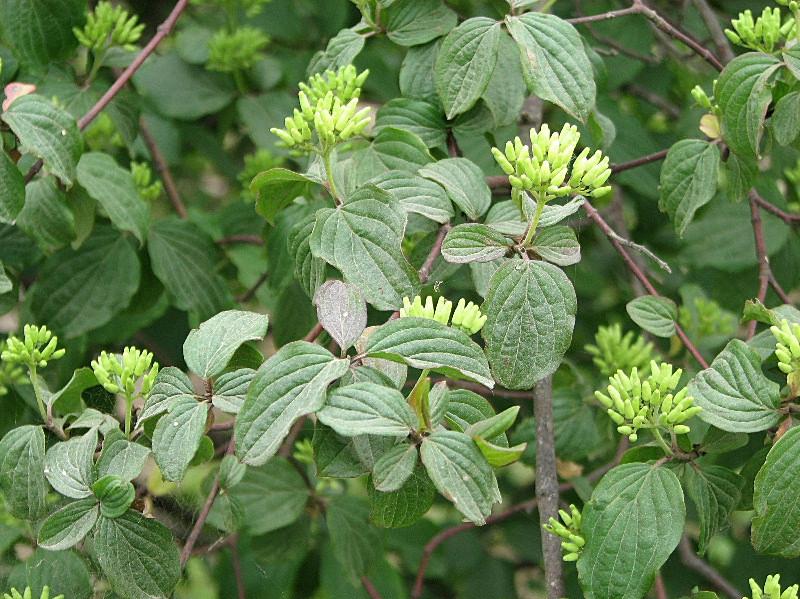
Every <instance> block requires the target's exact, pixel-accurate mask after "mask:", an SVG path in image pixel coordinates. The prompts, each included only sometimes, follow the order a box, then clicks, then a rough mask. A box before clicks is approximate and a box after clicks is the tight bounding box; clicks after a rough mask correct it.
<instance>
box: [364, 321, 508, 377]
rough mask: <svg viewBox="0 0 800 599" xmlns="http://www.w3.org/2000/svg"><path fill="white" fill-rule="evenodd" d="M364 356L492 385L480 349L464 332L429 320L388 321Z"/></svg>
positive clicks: (375, 334) (377, 332)
mask: <svg viewBox="0 0 800 599" xmlns="http://www.w3.org/2000/svg"><path fill="white" fill-rule="evenodd" d="M365 353H366V354H367V355H368V356H370V357H373V358H385V359H387V360H392V361H393V362H400V363H403V364H406V365H408V366H411V367H412V368H419V369H423V368H427V369H429V370H434V371H436V372H440V373H442V374H444V375H446V376H449V377H452V378H466V379H469V380H473V381H476V382H478V383H480V384H482V385H484V386H486V387H489V388H490V389H491V388H492V387H493V386H494V381H493V380H492V377H491V373H490V372H489V365H488V364H487V363H486V357H485V356H484V355H483V351H482V350H481V348H480V346H478V344H476V343H475V342H474V341H473V340H472V339H470V338H469V337H468V336H467V335H466V333H464V332H462V331H460V330H458V329H454V328H451V327H448V326H446V325H443V324H441V323H439V322H436V321H435V320H431V319H429V318H397V319H395V320H390V321H389V322H387V323H386V324H384V325H383V326H381V327H380V328H379V329H378V330H376V331H375V332H373V333H372V335H370V337H369V339H368V340H367V346H366V349H365Z"/></svg>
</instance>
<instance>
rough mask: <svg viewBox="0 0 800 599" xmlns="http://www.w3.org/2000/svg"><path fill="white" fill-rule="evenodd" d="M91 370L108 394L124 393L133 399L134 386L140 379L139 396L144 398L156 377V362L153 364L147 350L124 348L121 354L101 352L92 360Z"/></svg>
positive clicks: (150, 354) (151, 356)
mask: <svg viewBox="0 0 800 599" xmlns="http://www.w3.org/2000/svg"><path fill="white" fill-rule="evenodd" d="M92 370H93V371H94V375H95V376H96V377H97V380H98V382H99V383H100V384H101V385H103V388H105V390H106V391H108V392H109V393H124V394H125V395H126V396H128V397H133V395H134V394H135V393H136V384H137V382H138V381H139V379H141V388H140V394H141V395H142V396H146V395H147V394H148V393H150V390H151V389H152V388H153V383H154V381H155V380H156V376H157V375H158V362H153V354H152V353H151V352H149V351H147V350H140V349H136V348H135V347H126V348H125V349H124V350H123V352H122V354H109V353H107V352H105V351H104V352H102V353H101V354H100V355H99V356H98V358H97V359H96V360H92Z"/></svg>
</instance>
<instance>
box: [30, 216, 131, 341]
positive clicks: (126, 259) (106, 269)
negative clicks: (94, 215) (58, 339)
mask: <svg viewBox="0 0 800 599" xmlns="http://www.w3.org/2000/svg"><path fill="white" fill-rule="evenodd" d="M139 271H140V266H139V258H138V256H137V255H136V251H135V250H134V249H133V246H132V243H131V241H130V240H128V239H126V238H125V237H121V236H120V235H119V233H118V232H116V231H114V230H113V229H110V228H107V227H103V228H97V229H96V230H95V232H94V233H93V234H92V236H91V237H89V239H87V240H86V241H85V242H84V244H83V245H82V246H81V247H80V249H77V250H71V249H70V250H65V251H63V252H60V253H58V254H55V255H53V256H51V257H50V258H48V259H47V261H46V262H45V263H44V266H42V268H41V269H40V270H39V273H38V277H37V282H36V284H35V285H34V286H33V288H32V289H31V298H30V307H31V311H32V312H33V313H34V314H35V315H36V318H37V319H38V321H39V322H46V323H47V324H48V326H49V327H51V328H53V329H54V330H56V331H57V332H58V333H59V334H61V335H64V336H65V337H68V338H70V337H77V336H79V335H82V334H83V333H86V332H88V331H91V330H93V329H96V328H98V327H100V326H102V325H104V324H106V323H107V322H108V321H110V320H111V318H112V317H113V316H114V315H115V314H117V313H118V312H120V311H121V310H124V309H125V308H126V307H127V306H128V304H129V303H130V301H131V299H132V298H133V296H134V294H135V293H136V290H137V289H138V287H139ZM101 288H102V292H100V291H99V289H101Z"/></svg>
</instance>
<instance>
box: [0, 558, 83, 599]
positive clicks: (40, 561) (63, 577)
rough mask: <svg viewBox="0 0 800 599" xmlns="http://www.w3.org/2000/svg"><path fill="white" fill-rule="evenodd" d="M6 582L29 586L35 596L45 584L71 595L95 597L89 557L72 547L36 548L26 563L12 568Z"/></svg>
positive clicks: (76, 598) (72, 598) (21, 587)
mask: <svg viewBox="0 0 800 599" xmlns="http://www.w3.org/2000/svg"><path fill="white" fill-rule="evenodd" d="M7 584H8V586H11V587H16V588H19V589H24V588H25V587H26V586H29V587H31V590H32V591H33V593H35V595H34V596H35V597H38V596H39V594H40V593H41V592H42V590H43V589H44V587H45V586H49V587H50V588H51V589H58V592H59V593H61V594H63V595H64V597H69V598H70V599H92V597H93V595H94V592H93V585H92V577H91V575H90V574H89V570H88V569H87V567H86V561H85V560H84V559H83V558H82V557H79V556H78V554H77V553H75V552H74V551H71V550H67V551H48V550H46V549H42V548H39V549H37V550H36V551H34V552H33V554H32V555H31V556H30V557H29V558H28V559H27V561H25V563H22V564H17V565H16V566H15V567H14V568H13V569H12V570H11V573H10V574H9V577H8V581H7Z"/></svg>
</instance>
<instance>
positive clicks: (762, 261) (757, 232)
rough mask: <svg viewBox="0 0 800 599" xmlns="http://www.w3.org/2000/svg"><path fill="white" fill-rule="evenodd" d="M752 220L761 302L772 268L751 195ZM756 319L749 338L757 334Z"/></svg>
mask: <svg viewBox="0 0 800 599" xmlns="http://www.w3.org/2000/svg"><path fill="white" fill-rule="evenodd" d="M750 222H751V223H752V224H753V237H754V238H755V246H756V259H757V260H758V293H757V294H756V298H757V299H758V301H760V302H761V303H764V300H765V299H766V298H767V290H768V289H769V280H770V275H771V274H772V269H771V268H770V266H769V256H768V255H767V243H766V241H765V240H764V227H763V225H762V222H761V210H760V209H759V207H758V204H756V202H755V200H754V199H753V198H752V196H751V197H750ZM757 324H758V322H757V321H756V320H751V321H750V324H748V325H747V338H748V339H751V338H752V337H753V335H755V334H756V325H757Z"/></svg>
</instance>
